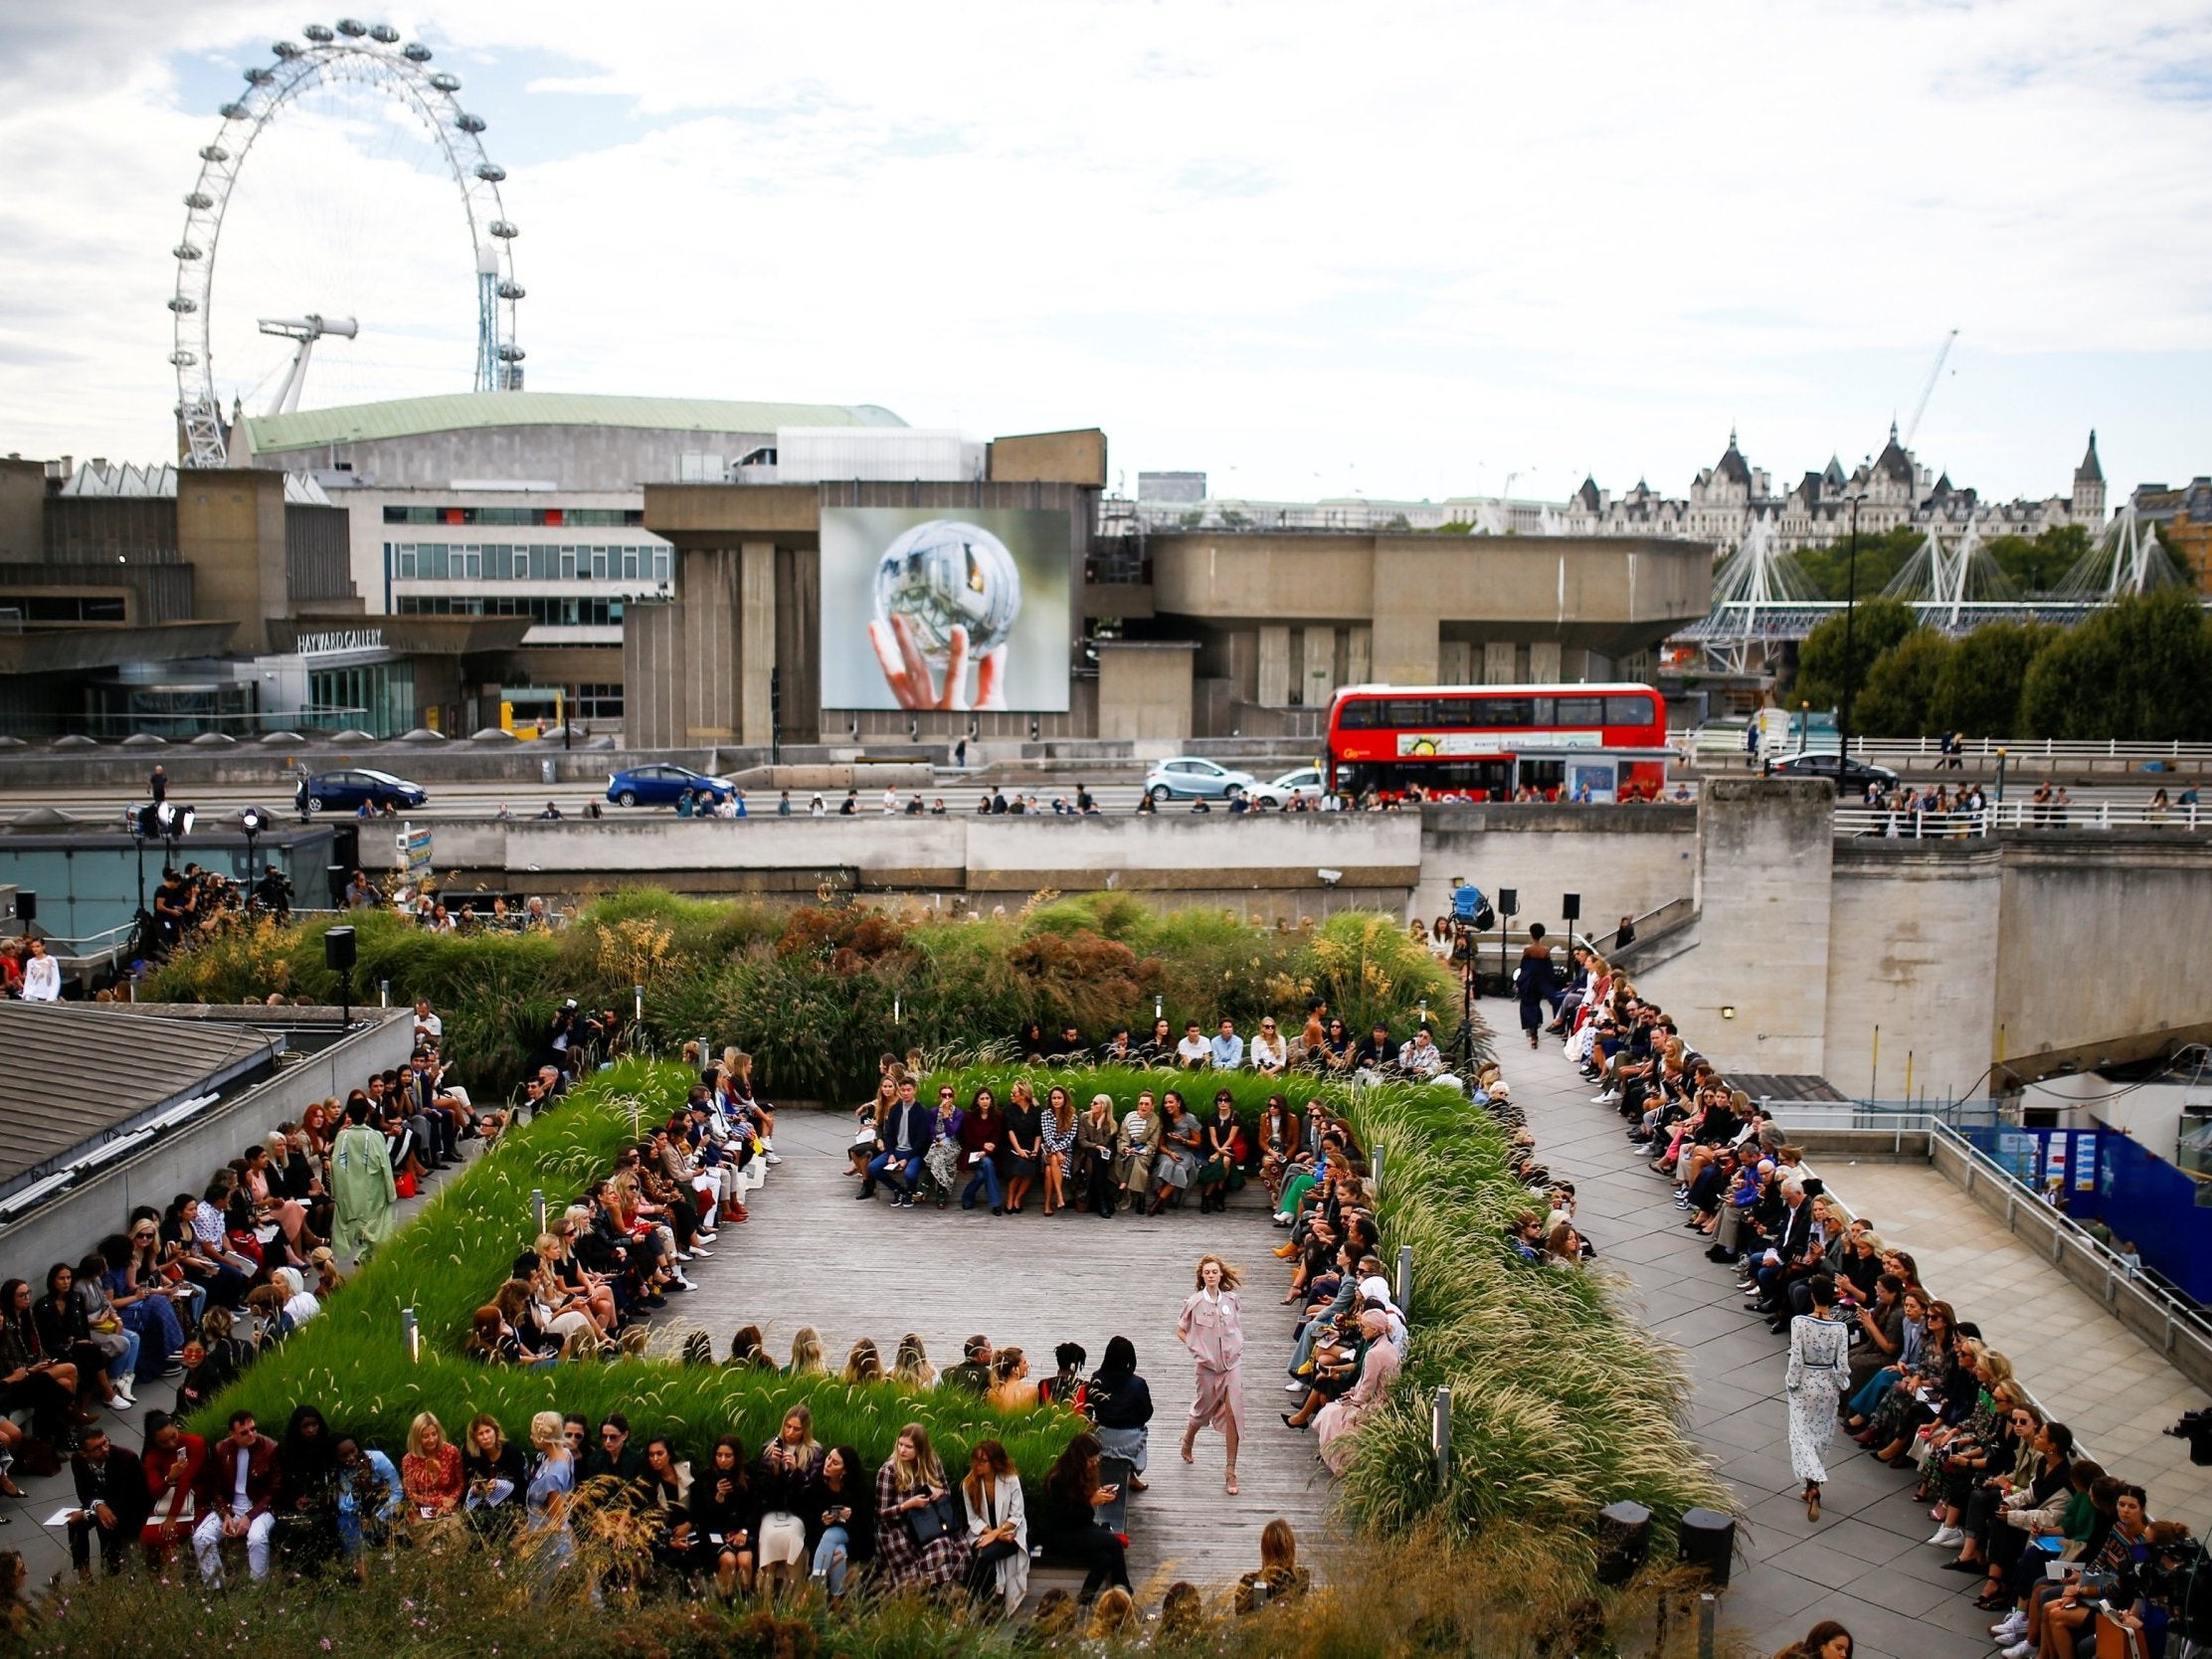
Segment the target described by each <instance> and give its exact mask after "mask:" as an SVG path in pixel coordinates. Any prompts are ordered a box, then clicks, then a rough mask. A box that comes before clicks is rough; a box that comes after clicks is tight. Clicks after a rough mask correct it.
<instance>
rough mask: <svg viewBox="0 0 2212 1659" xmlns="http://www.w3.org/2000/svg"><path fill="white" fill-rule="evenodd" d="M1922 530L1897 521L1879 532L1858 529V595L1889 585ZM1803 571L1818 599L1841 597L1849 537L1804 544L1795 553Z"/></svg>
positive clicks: (1870, 594)
mask: <svg viewBox="0 0 2212 1659" xmlns="http://www.w3.org/2000/svg"><path fill="white" fill-rule="evenodd" d="M1925 539H1926V532H1925V531H1921V530H1916V529H1913V528H1911V527H1910V526H1909V525H1900V526H1899V527H1898V528H1897V529H1894V530H1891V531H1888V532H1886V533H1885V534H1882V535H1879V536H1878V535H1875V534H1873V533H1872V532H1871V531H1865V530H1862V531H1861V532H1860V533H1859V566H1858V584H1857V587H1858V595H1859V598H1861V599H1862V600H1865V599H1872V598H1873V597H1874V596H1875V595H1877V594H1879V593H1880V592H1881V591H1882V590H1883V589H1884V588H1886V587H1888V586H1889V582H1890V578H1891V577H1893V576H1895V575H1896V574H1897V573H1898V572H1899V571H1900V570H1903V569H1904V568H1905V562H1906V560H1908V559H1910V558H1911V557H1912V556H1913V555H1914V554H1915V553H1918V552H1919V551H1920V547H1921V543H1922V541H1924V540H1925ZM1797 568H1798V569H1799V570H1801V571H1803V572H1804V573H1805V575H1806V577H1807V578H1808V579H1809V580H1810V581H1811V582H1812V585H1813V586H1814V587H1815V588H1817V589H1818V590H1819V592H1820V597H1821V598H1822V599H1843V598H1845V597H1846V595H1845V593H1844V589H1845V587H1846V586H1847V585H1849V577H1850V575H1851V538H1850V537H1849V536H1848V535H1846V536H1844V537H1843V538H1842V539H1841V540H1840V541H1838V542H1837V543H1836V544H1835V545H1834V546H1833V547H1820V548H1810V547H1808V548H1806V549H1805V550H1804V551H1803V552H1801V553H1799V554H1798V555H1797Z"/></svg>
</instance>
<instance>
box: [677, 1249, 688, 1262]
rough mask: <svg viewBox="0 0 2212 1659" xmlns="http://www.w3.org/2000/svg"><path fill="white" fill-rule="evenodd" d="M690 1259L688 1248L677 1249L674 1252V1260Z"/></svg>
mask: <svg viewBox="0 0 2212 1659" xmlns="http://www.w3.org/2000/svg"><path fill="white" fill-rule="evenodd" d="M690 1259H691V1252H690V1251H689V1250H678V1251H677V1252H676V1260H678V1261H689V1260H690Z"/></svg>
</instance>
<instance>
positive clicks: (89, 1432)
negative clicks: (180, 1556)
mask: <svg viewBox="0 0 2212 1659" xmlns="http://www.w3.org/2000/svg"><path fill="white" fill-rule="evenodd" d="M70 1480H71V1483H72V1484H73V1485H74V1486H75V1487H76V1489H77V1508H76V1509H74V1510H73V1511H71V1512H70V1519H69V1526H68V1528H67V1531H68V1533H69V1549H70V1565H71V1566H72V1567H76V1568H77V1575H78V1576H79V1577H80V1578H90V1577H91V1576H92V1540H93V1539H94V1538H97V1539H98V1540H99V1558H100V1563H101V1565H102V1566H103V1567H106V1569H107V1570H108V1571H109V1572H120V1571H121V1570H122V1569H123V1554H124V1551H125V1549H126V1548H127V1547H128V1546H129V1545H130V1544H131V1543H133V1542H134V1541H136V1540H137V1538H138V1537H139V1535H140V1533H141V1531H142V1530H143V1528H144V1527H145V1524H146V1515H147V1511H148V1509H149V1507H150V1505H151V1497H150V1494H149V1493H148V1491H147V1488H146V1471H145V1467H144V1465H142V1464H141V1463H140V1462H139V1460H138V1454H137V1453H136V1452H134V1451H130V1450H127V1449H126V1448H124V1447H122V1446H117V1445H111V1444H110V1443H109V1442H108V1439H107V1431H106V1430H105V1429H103V1428H101V1427H100V1426H99V1425H98V1424H97V1423H94V1424H92V1426H91V1427H89V1428H87V1429H86V1430H85V1433H84V1435H83V1437H82V1438H81V1439H80V1440H79V1441H78V1446H77V1452H76V1454H75V1455H74V1456H72V1457H71V1458H70Z"/></svg>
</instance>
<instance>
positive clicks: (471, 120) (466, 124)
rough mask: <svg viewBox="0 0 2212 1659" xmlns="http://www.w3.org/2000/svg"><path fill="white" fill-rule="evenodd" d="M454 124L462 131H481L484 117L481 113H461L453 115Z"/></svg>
mask: <svg viewBox="0 0 2212 1659" xmlns="http://www.w3.org/2000/svg"><path fill="white" fill-rule="evenodd" d="M454 125H456V126H458V127H460V128H461V131H463V132H481V131H483V129H484V118H483V117H482V116H481V115H470V114H466V113H462V114H459V115H456V116H455V117H454Z"/></svg>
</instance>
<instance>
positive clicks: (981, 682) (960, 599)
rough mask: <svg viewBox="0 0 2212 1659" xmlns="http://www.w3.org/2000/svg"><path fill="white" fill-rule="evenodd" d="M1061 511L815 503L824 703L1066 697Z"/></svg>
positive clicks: (1008, 703) (916, 704) (1024, 706)
mask: <svg viewBox="0 0 2212 1659" xmlns="http://www.w3.org/2000/svg"><path fill="white" fill-rule="evenodd" d="M1068 567H1069V558H1068V522H1067V514H1066V513H1065V512H1064V511H1051V510H1038V509H1034V508H1026V507H1024V508H1018V509H1016V508H1003V507H980V508H974V509H968V510H958V509H946V508H932V507H825V508H824V509H823V513H822V706H823V707H824V708H908V709H924V708H942V709H1019V710H1022V711H1024V712H1032V711H1033V712H1037V713H1058V712H1061V711H1064V710H1065V709H1066V707H1067V664H1068V654H1067V653H1068V638H1069V635H1068Z"/></svg>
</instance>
